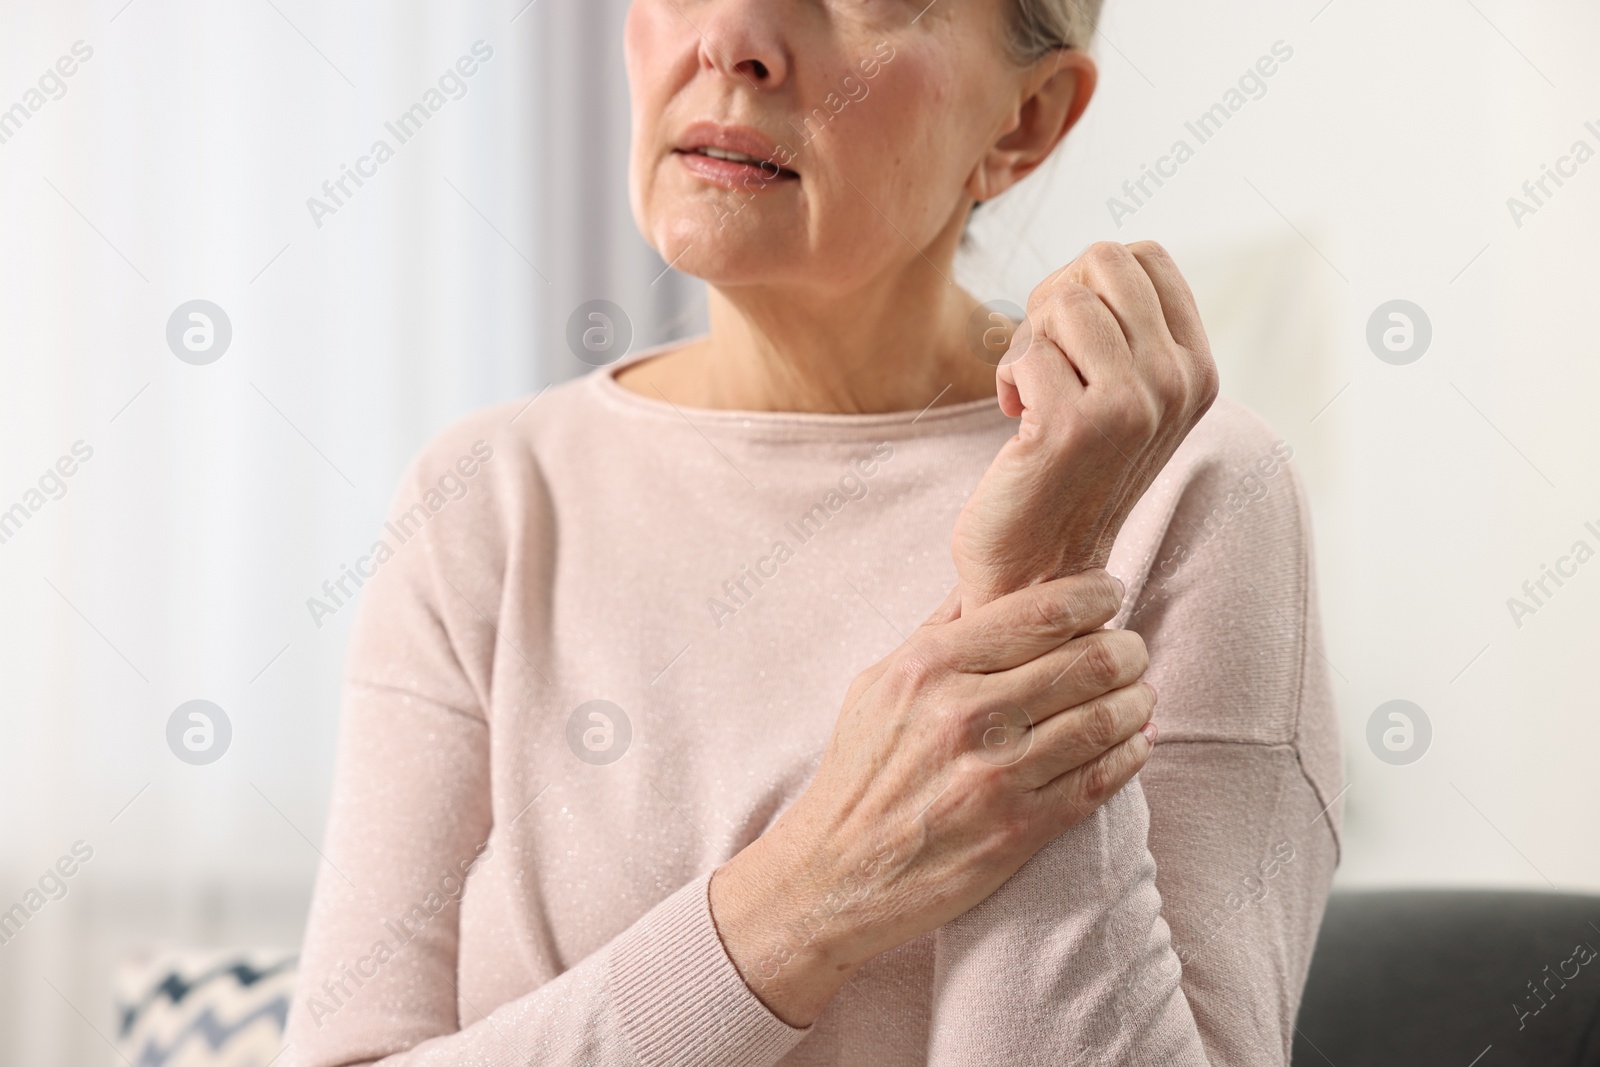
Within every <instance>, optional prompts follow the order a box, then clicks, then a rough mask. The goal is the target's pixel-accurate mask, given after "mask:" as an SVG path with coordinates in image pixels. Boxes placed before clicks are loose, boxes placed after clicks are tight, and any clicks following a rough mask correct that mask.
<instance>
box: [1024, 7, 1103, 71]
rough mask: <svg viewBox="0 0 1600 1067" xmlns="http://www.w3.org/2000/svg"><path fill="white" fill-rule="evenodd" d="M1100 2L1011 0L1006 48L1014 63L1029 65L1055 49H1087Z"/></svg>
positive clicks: (1096, 19) (1097, 16) (1097, 17)
mask: <svg viewBox="0 0 1600 1067" xmlns="http://www.w3.org/2000/svg"><path fill="white" fill-rule="evenodd" d="M1101 3H1102V0H1011V31H1010V33H1009V34H1008V35H1007V41H1006V44H1007V47H1008V49H1009V51H1010V52H1011V56H1012V58H1013V59H1015V60H1016V61H1017V62H1018V63H1023V64H1027V63H1032V62H1034V61H1036V60H1038V59H1042V58H1043V57H1045V56H1047V55H1049V54H1050V53H1051V52H1053V51H1055V50H1056V49H1057V48H1087V47H1089V38H1090V37H1092V36H1094V25H1095V23H1096V22H1097V21H1098V20H1099V18H1100V5H1101Z"/></svg>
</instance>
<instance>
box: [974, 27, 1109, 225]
mask: <svg viewBox="0 0 1600 1067" xmlns="http://www.w3.org/2000/svg"><path fill="white" fill-rule="evenodd" d="M1098 78H1099V70H1098V68H1096V67H1095V63H1094V58H1093V57H1092V56H1090V55H1089V53H1087V52H1085V51H1083V50H1081V49H1078V48H1058V49H1056V50H1055V51H1053V52H1051V53H1050V54H1049V55H1046V56H1043V57H1041V58H1040V59H1039V61H1038V62H1037V63H1035V64H1034V66H1033V68H1032V69H1031V70H1029V71H1028V72H1027V74H1026V76H1025V77H1024V79H1023V82H1022V92H1021V93H1020V95H1019V97H1018V102H1017V106H1016V108H1015V110H1013V111H1012V112H1011V114H1010V115H1009V116H1007V119H1006V123H1005V125H1004V126H1003V127H1002V128H1001V129H1000V130H999V131H998V135H997V136H996V138H995V141H994V143H993V144H992V145H990V146H989V150H988V151H987V152H985V153H984V154H983V158H982V159H980V160H978V165H977V166H976V167H975V168H973V171H972V176H971V177H969V178H968V179H967V192H968V193H969V194H970V195H971V197H972V199H974V200H977V201H984V200H991V199H993V198H994V197H997V196H999V195H1000V194H1001V193H1003V192H1005V191H1006V190H1007V189H1009V188H1011V187H1012V186H1013V185H1015V184H1017V183H1018V182H1020V181H1021V180H1022V179H1023V178H1026V177H1027V176H1028V175H1029V174H1031V173H1033V171H1034V168H1036V167H1038V166H1039V164H1041V163H1043V162H1044V161H1045V160H1046V159H1048V158H1049V156H1050V153H1051V152H1053V151H1054V150H1055V147H1056V145H1058V144H1060V143H1061V139H1062V138H1063V137H1065V136H1066V135H1067V131H1068V130H1070V129H1072V127H1073V126H1075V125H1076V124H1077V122H1078V119H1079V118H1080V117H1081V116H1082V115H1083V110H1084V108H1086V107H1088V106H1089V98H1090V97H1092V96H1093V95H1094V87H1095V83H1096V81H1097V80H1098Z"/></svg>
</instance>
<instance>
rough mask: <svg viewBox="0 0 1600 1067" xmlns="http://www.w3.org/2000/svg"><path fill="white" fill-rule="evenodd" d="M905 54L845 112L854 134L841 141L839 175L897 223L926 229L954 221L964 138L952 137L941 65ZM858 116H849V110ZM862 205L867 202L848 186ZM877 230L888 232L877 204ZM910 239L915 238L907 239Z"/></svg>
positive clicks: (950, 101) (948, 95)
mask: <svg viewBox="0 0 1600 1067" xmlns="http://www.w3.org/2000/svg"><path fill="white" fill-rule="evenodd" d="M919 58H920V57H917V56H915V55H907V54H906V50H902V51H901V52H900V54H899V55H898V56H897V57H896V59H895V60H894V62H893V63H891V64H889V65H888V66H887V67H885V68H884V69H883V71H882V72H881V73H880V74H879V75H878V77H877V78H876V79H874V80H872V81H871V82H867V83H866V84H867V85H868V86H870V89H871V92H870V94H869V95H868V96H867V97H866V99H864V100H862V101H861V102H860V103H852V104H850V105H849V107H848V108H847V109H846V112H847V115H845V116H841V117H845V118H850V119H853V120H854V121H853V122H852V124H851V128H850V129H848V130H847V131H841V132H842V133H846V134H847V136H845V137H841V138H839V139H838V141H837V142H836V143H837V144H838V145H839V146H840V147H839V152H840V153H841V157H842V158H840V160H839V165H840V169H841V171H842V172H843V173H845V174H847V175H848V176H849V177H850V180H851V181H852V182H854V183H855V184H856V185H857V186H859V187H860V189H861V191H862V193H868V191H869V190H872V192H871V193H870V194H869V195H870V198H871V200H872V202H873V205H876V206H877V207H878V208H879V209H880V210H882V211H883V212H884V213H885V214H886V215H888V216H889V217H890V218H892V219H893V220H894V221H895V223H896V225H899V226H902V227H904V226H912V227H914V228H916V229H918V230H922V231H924V233H923V236H928V233H927V232H926V229H927V227H929V226H932V227H935V228H937V227H938V226H941V225H943V224H944V222H945V221H946V220H947V219H948V217H949V214H950V211H951V209H952V208H953V206H954V204H955V202H956V199H957V197H958V196H959V188H960V185H961V182H962V181H963V180H964V178H965V173H964V171H963V167H962V164H961V162H960V161H961V159H962V158H963V157H964V155H965V149H964V148H963V147H962V144H961V139H960V138H959V137H952V136H951V135H952V133H953V132H954V128H953V126H952V119H953V116H952V114H951V111H952V104H953V94H952V93H951V90H950V88H949V79H948V77H945V76H941V74H940V73H939V71H938V69H936V67H935V65H934V64H932V63H927V62H918V59H919ZM851 111H853V112H855V114H854V115H849V114H848V112H851ZM845 192H846V193H848V194H849V195H850V196H851V197H852V198H854V199H855V200H856V201H857V203H858V204H859V203H860V200H861V196H860V194H857V193H856V192H854V190H851V189H850V187H849V186H848V185H846V186H845ZM860 207H861V208H862V209H863V210H865V211H866V212H868V213H869V214H871V215H872V219H871V222H872V223H873V226H872V228H873V229H879V228H882V227H883V220H882V219H880V218H878V217H877V213H876V212H875V211H873V209H872V206H869V205H866V204H860ZM908 236H911V235H910V234H909V233H908Z"/></svg>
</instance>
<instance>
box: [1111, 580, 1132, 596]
mask: <svg viewBox="0 0 1600 1067" xmlns="http://www.w3.org/2000/svg"><path fill="white" fill-rule="evenodd" d="M1111 580H1112V581H1113V582H1116V583H1117V599H1118V600H1122V599H1124V598H1125V597H1126V596H1127V595H1128V587H1127V586H1125V585H1123V584H1122V579H1121V578H1118V577H1117V576H1116V575H1114V574H1113V575H1112V576H1111Z"/></svg>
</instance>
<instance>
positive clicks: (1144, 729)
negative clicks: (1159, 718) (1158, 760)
mask: <svg viewBox="0 0 1600 1067" xmlns="http://www.w3.org/2000/svg"><path fill="white" fill-rule="evenodd" d="M1139 732H1140V733H1141V734H1144V739H1145V740H1146V741H1148V742H1150V743H1151V744H1152V745H1153V744H1155V743H1156V724H1155V723H1153V722H1147V723H1145V724H1144V725H1143V726H1141V727H1139Z"/></svg>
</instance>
